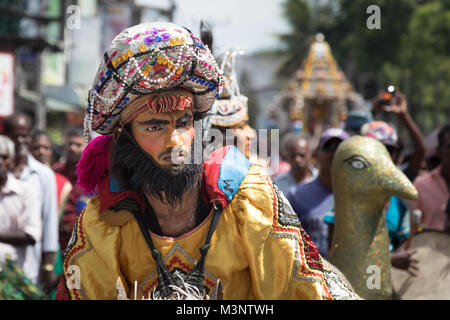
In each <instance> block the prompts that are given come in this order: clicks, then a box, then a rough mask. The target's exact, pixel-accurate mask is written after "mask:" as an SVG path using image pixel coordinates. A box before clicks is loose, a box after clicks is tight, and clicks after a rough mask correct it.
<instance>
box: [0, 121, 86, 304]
mask: <svg viewBox="0 0 450 320" xmlns="http://www.w3.org/2000/svg"><path fill="white" fill-rule="evenodd" d="M0 141H1V143H0V150H1V154H2V163H1V171H0V172H1V179H2V180H1V181H2V183H1V184H0V195H1V197H0V207H1V210H0V211H1V213H2V214H1V215H0V216H1V219H2V223H1V224H0V228H1V232H0V235H1V240H0V245H1V248H2V250H1V254H0V261H1V262H2V263H3V262H4V261H5V260H6V259H7V258H9V259H12V260H16V262H17V266H18V267H20V269H22V271H23V272H24V275H25V276H26V277H27V278H28V279H29V280H31V282H32V283H33V284H34V285H35V286H36V287H37V288H39V289H40V290H41V291H42V292H43V293H44V294H46V296H47V298H50V297H54V295H55V292H56V291H55V289H56V285H57V282H58V280H59V278H60V277H61V275H62V260H63V253H64V250H65V248H66V246H67V243H68V242H69V239H70V236H71V234H72V229H73V227H74V225H75V220H76V219H77V217H78V215H79V213H80V212H81V210H82V209H83V208H84V206H85V205H86V203H87V200H88V195H85V194H83V193H82V192H81V191H80V188H79V187H78V185H77V175H76V164H77V162H78V161H79V160H80V157H81V153H82V151H83V149H84V143H85V140H84V135H83V131H82V129H81V128H75V129H72V130H70V131H69V132H67V134H66V136H65V143H64V154H63V155H61V154H59V153H58V149H57V147H56V145H55V144H54V143H53V142H52V141H51V139H50V136H49V134H48V133H47V132H46V131H43V130H38V129H33V123H32V119H31V117H30V116H29V115H27V114H25V113H22V112H16V113H14V114H13V115H11V116H9V117H7V118H5V119H4V132H3V133H2V135H1V139H0Z"/></svg>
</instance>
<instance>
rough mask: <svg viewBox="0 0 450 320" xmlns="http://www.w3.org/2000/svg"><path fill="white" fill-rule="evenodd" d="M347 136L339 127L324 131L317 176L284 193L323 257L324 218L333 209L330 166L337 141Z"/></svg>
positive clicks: (326, 240)
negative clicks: (286, 193)
mask: <svg viewBox="0 0 450 320" xmlns="http://www.w3.org/2000/svg"><path fill="white" fill-rule="evenodd" d="M349 137H350V136H349V135H348V133H346V132H345V131H343V130H342V129H339V128H331V129H327V130H325V131H324V132H323V133H322V135H321V136H320V140H319V145H318V147H317V157H318V162H319V174H318V176H317V178H316V179H314V180H313V181H311V182H309V183H305V184H302V185H300V186H297V187H295V188H292V189H291V190H290V191H289V193H288V196H287V198H288V200H289V202H290V203H291V205H292V208H293V209H294V211H295V213H297V215H298V218H299V220H300V222H301V223H302V226H303V228H304V229H305V231H306V232H307V233H308V234H309V235H310V237H311V240H312V241H313V242H314V244H315V245H316V246H317V249H318V250H319V253H320V255H321V256H323V257H325V258H326V257H327V255H328V246H329V238H328V225H327V223H325V221H324V217H325V215H327V214H328V213H329V212H330V211H333V210H334V200H333V190H332V185H331V165H332V163H333V157H334V153H335V152H336V149H337V148H338V146H339V144H340V143H341V142H342V141H344V140H346V139H348V138H349ZM330 241H331V239H330Z"/></svg>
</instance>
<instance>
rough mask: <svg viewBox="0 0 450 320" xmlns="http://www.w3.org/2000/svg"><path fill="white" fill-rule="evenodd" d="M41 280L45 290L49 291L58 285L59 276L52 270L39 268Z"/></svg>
mask: <svg viewBox="0 0 450 320" xmlns="http://www.w3.org/2000/svg"><path fill="white" fill-rule="evenodd" d="M41 280H42V284H43V286H44V289H45V290H46V291H51V290H53V289H55V288H56V286H57V285H58V280H59V277H58V276H57V275H56V274H55V273H54V272H53V271H46V270H41Z"/></svg>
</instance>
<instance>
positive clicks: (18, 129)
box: [6, 117, 31, 155]
mask: <svg viewBox="0 0 450 320" xmlns="http://www.w3.org/2000/svg"><path fill="white" fill-rule="evenodd" d="M6 134H7V135H8V137H9V138H10V139H11V140H12V141H13V142H14V145H15V149H16V154H22V155H23V154H25V153H26V151H27V150H28V148H29V145H30V143H31V136H30V123H29V122H28V121H27V119H25V118H24V117H18V118H17V119H15V122H14V124H13V126H12V129H11V130H10V131H9V132H7V133H6Z"/></svg>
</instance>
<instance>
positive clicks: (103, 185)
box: [98, 174, 145, 213]
mask: <svg viewBox="0 0 450 320" xmlns="http://www.w3.org/2000/svg"><path fill="white" fill-rule="evenodd" d="M109 182H110V174H108V175H106V177H104V178H102V179H101V180H100V182H99V184H98V195H99V198H100V209H99V211H100V213H101V212H103V211H105V210H107V209H108V208H109V207H111V206H113V205H114V204H116V203H117V202H119V201H121V200H123V199H125V198H133V199H135V200H136V201H137V203H138V204H139V207H140V208H141V210H142V211H144V209H145V202H144V200H143V199H141V198H140V197H138V195H137V194H136V192H134V191H123V192H111V191H109V190H110V187H109Z"/></svg>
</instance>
